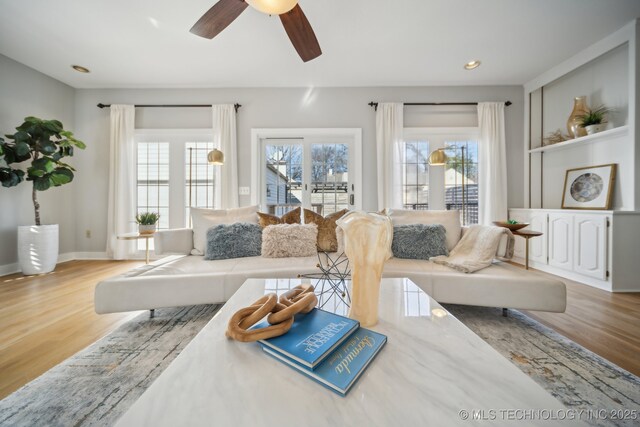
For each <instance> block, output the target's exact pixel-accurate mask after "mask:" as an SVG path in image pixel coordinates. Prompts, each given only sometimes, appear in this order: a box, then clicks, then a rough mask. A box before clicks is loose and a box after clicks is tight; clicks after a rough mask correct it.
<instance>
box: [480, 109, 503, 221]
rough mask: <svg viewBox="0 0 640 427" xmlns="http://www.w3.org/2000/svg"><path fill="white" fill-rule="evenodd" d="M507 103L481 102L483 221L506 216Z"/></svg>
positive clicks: (481, 205) (481, 192) (495, 219)
mask: <svg viewBox="0 0 640 427" xmlns="http://www.w3.org/2000/svg"><path fill="white" fill-rule="evenodd" d="M504 107H505V106H504V102H480V103H478V126H479V127H480V141H479V144H478V163H479V164H478V175H479V180H480V184H479V188H478V198H479V205H480V206H479V211H478V221H479V223H480V224H485V225H490V224H491V222H492V221H503V220H505V219H507V148H506V141H505V135H504Z"/></svg>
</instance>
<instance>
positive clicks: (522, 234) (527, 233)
mask: <svg viewBox="0 0 640 427" xmlns="http://www.w3.org/2000/svg"><path fill="white" fill-rule="evenodd" d="M512 234H513V235H514V236H520V237H522V238H524V240H525V256H524V268H525V270H528V269H529V239H531V238H532V237H538V236H542V234H543V233H541V232H540V231H533V230H518V231H512Z"/></svg>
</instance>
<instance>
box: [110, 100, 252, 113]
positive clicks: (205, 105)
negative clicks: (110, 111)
mask: <svg viewBox="0 0 640 427" xmlns="http://www.w3.org/2000/svg"><path fill="white" fill-rule="evenodd" d="M108 107H111V104H103V103H102V102H101V103H99V104H98V108H108ZM134 107H144V108H204V107H211V104H208V105H207V104H166V105H150V104H147V105H143V104H137V105H134ZM240 107H242V105H240V104H233V108H235V109H236V113H237V112H238V108H240Z"/></svg>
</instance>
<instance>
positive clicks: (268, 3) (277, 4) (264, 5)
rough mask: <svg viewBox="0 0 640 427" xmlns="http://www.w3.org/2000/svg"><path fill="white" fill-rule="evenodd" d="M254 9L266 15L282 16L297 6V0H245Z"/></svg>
mask: <svg viewBox="0 0 640 427" xmlns="http://www.w3.org/2000/svg"><path fill="white" fill-rule="evenodd" d="M246 2H247V3H249V5H250V6H251V7H253V8H254V9H257V10H259V11H260V12H262V13H266V14H268V15H282V14H283V13H287V12H289V11H290V10H291V9H293V8H294V7H295V5H296V4H298V0H246Z"/></svg>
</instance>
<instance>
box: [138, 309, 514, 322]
mask: <svg viewBox="0 0 640 427" xmlns="http://www.w3.org/2000/svg"><path fill="white" fill-rule="evenodd" d="M505 310H506V309H505ZM154 317H156V309H155V308H152V309H151V310H149V319H153V318H154Z"/></svg>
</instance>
